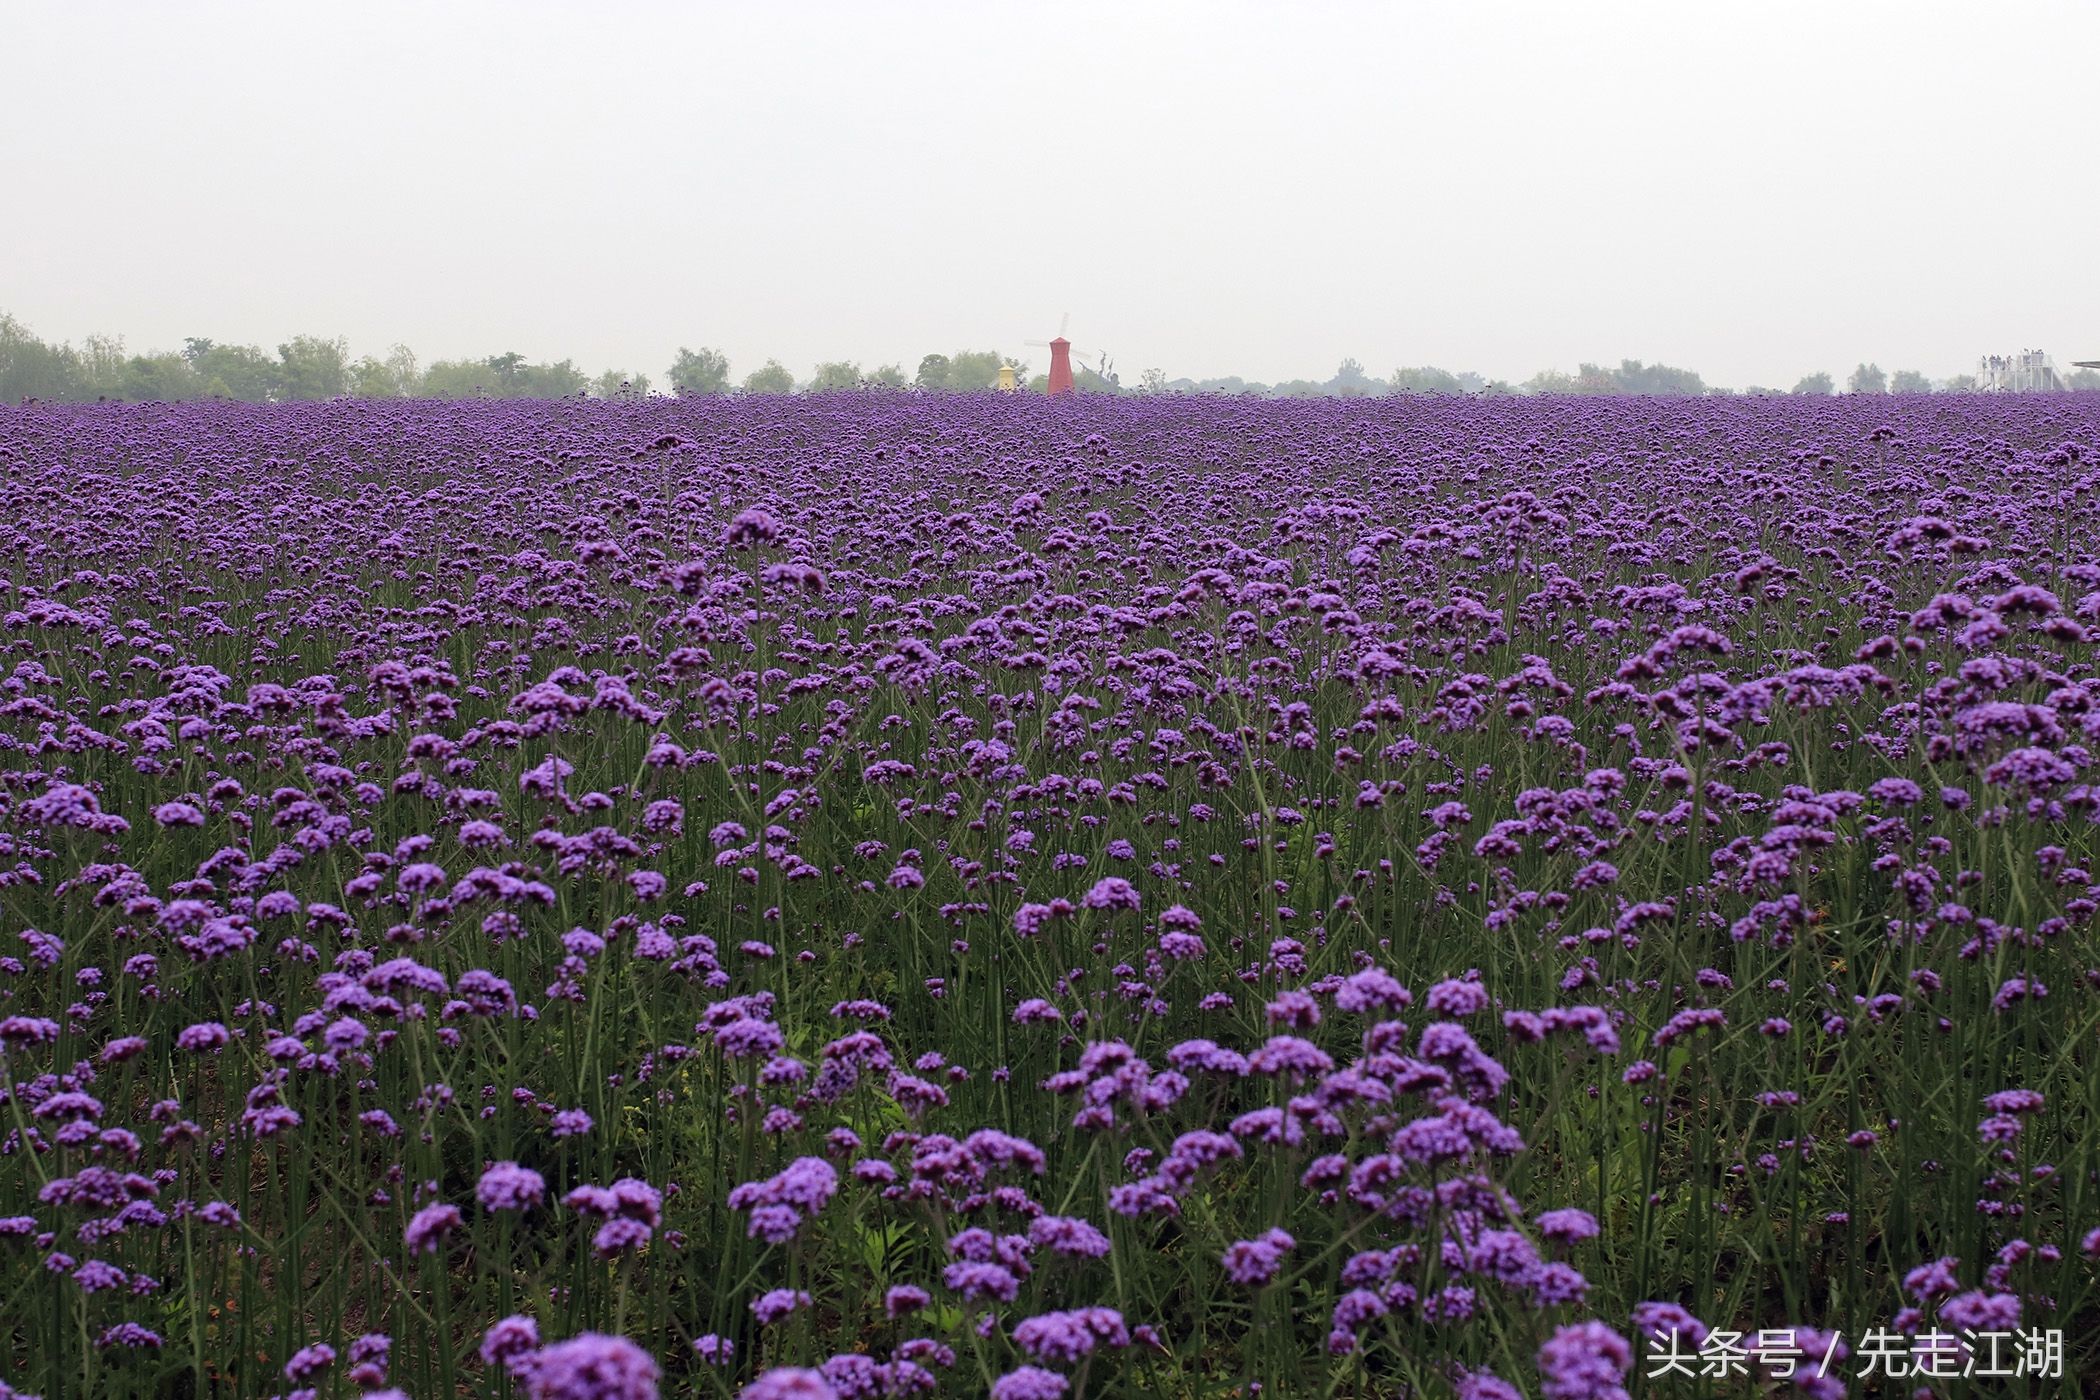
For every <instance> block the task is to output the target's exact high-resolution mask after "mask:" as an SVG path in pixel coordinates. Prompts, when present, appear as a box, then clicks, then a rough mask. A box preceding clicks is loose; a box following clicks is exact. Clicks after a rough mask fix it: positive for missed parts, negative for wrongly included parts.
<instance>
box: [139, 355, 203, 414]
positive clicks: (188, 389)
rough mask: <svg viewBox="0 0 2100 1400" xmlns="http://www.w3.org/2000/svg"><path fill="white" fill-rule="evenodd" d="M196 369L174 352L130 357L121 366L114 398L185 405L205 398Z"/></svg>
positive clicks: (201, 382) (201, 381) (201, 380)
mask: <svg viewBox="0 0 2100 1400" xmlns="http://www.w3.org/2000/svg"><path fill="white" fill-rule="evenodd" d="M204 389H205V386H204V380H203V379H202V378H201V377H200V376H199V375H198V373H197V370H196V367H195V366H193V365H192V364H191V363H190V362H189V361H188V360H186V359H184V358H183V357H182V356H180V355H178V354H175V353H174V352H173V351H162V352H161V353H159V354H156V355H133V356H132V357H131V358H130V359H129V360H126V361H125V362H124V369H123V372H122V373H121V374H120V376H119V377H118V381H117V396H118V397H119V398H124V399H129V400H130V401H131V402H133V403H186V402H188V401H189V400H191V399H201V398H203V397H204Z"/></svg>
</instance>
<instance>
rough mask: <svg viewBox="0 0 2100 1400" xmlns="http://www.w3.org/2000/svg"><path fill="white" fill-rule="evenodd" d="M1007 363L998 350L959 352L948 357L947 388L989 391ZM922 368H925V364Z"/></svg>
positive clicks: (1075, 376)
mask: <svg viewBox="0 0 2100 1400" xmlns="http://www.w3.org/2000/svg"><path fill="white" fill-rule="evenodd" d="M1005 363H1006V357H1005V356H1004V355H1002V354H1000V353H999V352H998V351H997V350H958V351H956V352H955V353H954V354H953V355H950V356H949V357H948V383H947V387H948V388H950V389H959V390H964V391H968V390H972V389H989V388H991V387H992V386H994V385H995V384H997V383H998V382H999V366H1001V365H1003V364H1005ZM920 367H921V368H922V369H923V368H924V365H923V363H922V364H921V366H920ZM1023 368H1026V366H1023ZM1074 378H1075V379H1076V378H1077V375H1076V374H1075V375H1074Z"/></svg>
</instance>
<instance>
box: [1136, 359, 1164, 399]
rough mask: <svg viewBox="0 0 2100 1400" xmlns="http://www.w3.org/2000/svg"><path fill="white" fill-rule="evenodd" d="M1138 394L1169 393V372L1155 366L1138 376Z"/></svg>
mask: <svg viewBox="0 0 2100 1400" xmlns="http://www.w3.org/2000/svg"><path fill="white" fill-rule="evenodd" d="M1138 392H1139V393H1141V394H1164V393H1165V392H1167V372H1166V371H1165V370H1163V369H1160V368H1157V367H1156V366H1155V367H1154V368H1152V369H1148V370H1146V371H1144V372H1143V373H1142V374H1140V375H1138Z"/></svg>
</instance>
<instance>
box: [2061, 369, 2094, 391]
mask: <svg viewBox="0 0 2100 1400" xmlns="http://www.w3.org/2000/svg"><path fill="white" fill-rule="evenodd" d="M2064 383H2065V384H2066V385H2068V386H2070V387H2071V388H2073V389H2100V369H2074V370H2072V371H2071V374H2070V377H2069V378H2067V379H2065V380H2064Z"/></svg>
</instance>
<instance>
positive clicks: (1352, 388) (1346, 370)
mask: <svg viewBox="0 0 2100 1400" xmlns="http://www.w3.org/2000/svg"><path fill="white" fill-rule="evenodd" d="M1380 387H1381V386H1380V385H1379V383H1378V381H1377V380H1375V379H1373V378H1371V376H1370V375H1368V374H1365V373H1364V367H1363V364H1362V363H1361V362H1360V361H1358V360H1357V359H1356V358H1355V357H1354V356H1353V355H1352V356H1350V357H1349V358H1348V359H1345V360H1343V361H1342V363H1341V366H1340V368H1338V369H1336V370H1335V372H1334V378H1332V379H1330V380H1328V381H1327V391H1328V392H1329V393H1332V394H1339V395H1340V396H1341V397H1343V398H1345V399H1354V398H1361V397H1363V396H1364V395H1366V394H1369V393H1372V392H1374V391H1375V390H1377V389H1378V388H1380Z"/></svg>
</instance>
